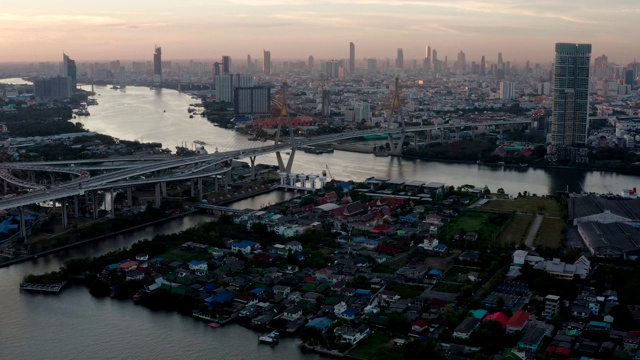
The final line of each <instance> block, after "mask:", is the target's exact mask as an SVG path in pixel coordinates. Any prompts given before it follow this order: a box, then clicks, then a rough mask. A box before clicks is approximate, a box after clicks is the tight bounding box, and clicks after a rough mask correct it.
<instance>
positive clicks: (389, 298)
mask: <svg viewBox="0 0 640 360" xmlns="http://www.w3.org/2000/svg"><path fill="white" fill-rule="evenodd" d="M378 296H379V299H380V301H382V302H384V303H386V304H393V303H395V302H396V301H398V300H400V294H398V293H397V292H395V291H391V290H382V291H380V292H379V293H378Z"/></svg>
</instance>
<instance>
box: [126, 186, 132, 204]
mask: <svg viewBox="0 0 640 360" xmlns="http://www.w3.org/2000/svg"><path fill="white" fill-rule="evenodd" d="M127 206H128V207H132V206H133V188H130V187H128V188H127Z"/></svg>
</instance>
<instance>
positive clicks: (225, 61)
mask: <svg viewBox="0 0 640 360" xmlns="http://www.w3.org/2000/svg"><path fill="white" fill-rule="evenodd" d="M230 74H231V56H223V57H222V75H230Z"/></svg>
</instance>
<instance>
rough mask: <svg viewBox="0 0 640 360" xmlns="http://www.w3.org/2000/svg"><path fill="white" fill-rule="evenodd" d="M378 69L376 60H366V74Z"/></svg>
mask: <svg viewBox="0 0 640 360" xmlns="http://www.w3.org/2000/svg"><path fill="white" fill-rule="evenodd" d="M377 67H378V60H376V59H367V72H368V73H370V74H371V73H374V72H376V71H378V69H377Z"/></svg>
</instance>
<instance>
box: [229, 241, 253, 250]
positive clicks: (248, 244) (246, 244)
mask: <svg viewBox="0 0 640 360" xmlns="http://www.w3.org/2000/svg"><path fill="white" fill-rule="evenodd" d="M256 245H258V243H257V242H253V241H249V240H242V241H239V242H237V243H233V246H234V247H239V248H243V249H244V248H247V247H250V248H253V247H255V246H256Z"/></svg>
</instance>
